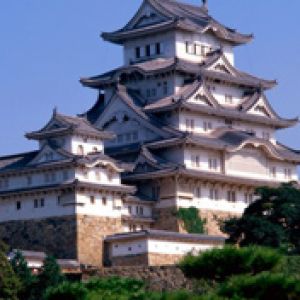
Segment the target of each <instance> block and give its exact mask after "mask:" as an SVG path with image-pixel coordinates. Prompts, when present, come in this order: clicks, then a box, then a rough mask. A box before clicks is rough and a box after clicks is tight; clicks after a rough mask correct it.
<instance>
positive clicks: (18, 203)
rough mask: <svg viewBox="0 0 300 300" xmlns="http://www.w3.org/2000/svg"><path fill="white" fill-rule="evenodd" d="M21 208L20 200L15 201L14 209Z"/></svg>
mask: <svg viewBox="0 0 300 300" xmlns="http://www.w3.org/2000/svg"><path fill="white" fill-rule="evenodd" d="M21 208H22V204H21V202H20V201H17V202H16V209H17V210H20V209H21Z"/></svg>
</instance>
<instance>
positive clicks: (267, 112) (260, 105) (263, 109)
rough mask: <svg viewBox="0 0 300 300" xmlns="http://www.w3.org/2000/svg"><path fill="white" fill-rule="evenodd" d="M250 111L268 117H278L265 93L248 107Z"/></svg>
mask: <svg viewBox="0 0 300 300" xmlns="http://www.w3.org/2000/svg"><path fill="white" fill-rule="evenodd" d="M248 113H250V114H255V115H260V116H264V117H268V118H278V116H277V114H276V113H275V112H274V110H273V109H272V107H271V105H270V104H269V102H268V100H267V98H266V96H265V95H261V97H260V98H259V99H258V100H257V101H256V102H255V103H253V105H252V106H251V107H250V108H249V109H248Z"/></svg>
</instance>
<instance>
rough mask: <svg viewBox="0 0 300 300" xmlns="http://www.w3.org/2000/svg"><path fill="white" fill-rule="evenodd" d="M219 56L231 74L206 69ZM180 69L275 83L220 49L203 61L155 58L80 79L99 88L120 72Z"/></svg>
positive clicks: (235, 79) (253, 84)
mask: <svg viewBox="0 0 300 300" xmlns="http://www.w3.org/2000/svg"><path fill="white" fill-rule="evenodd" d="M220 58H223V60H224V61H225V62H226V64H227V66H228V68H230V69H231V70H232V72H233V75H232V74H228V73H223V72H217V71H212V70H208V68H209V67H210V66H211V65H212V64H213V63H215V62H216V61H217V60H219V59H220ZM170 71H180V72H185V73H186V74H191V75H194V77H195V79H196V78H198V77H199V76H200V77H202V78H203V79H205V78H209V79H213V80H222V81H225V82H231V83H233V84H237V85H245V86H248V87H254V88H263V89H269V88H272V87H274V86H275V85H276V84H277V83H276V81H274V80H266V79H261V78H258V77H255V76H253V75H250V74H248V73H245V72H242V71H240V70H238V69H236V68H235V67H233V66H232V65H230V63H229V62H228V60H227V59H226V57H225V55H224V54H223V52H222V51H221V50H216V51H214V52H212V53H211V54H210V55H209V56H208V58H207V60H206V61H205V62H204V63H193V62H190V61H186V60H183V59H179V58H176V57H175V58H157V59H152V60H148V61H145V62H140V63H136V64H133V65H130V66H124V67H120V68H117V69H115V70H113V71H112V72H110V73H105V74H102V75H98V76H94V77H89V78H82V79H81V80H80V81H81V83H82V84H83V85H84V86H88V87H92V88H100V87H103V86H105V85H107V84H116V83H117V82H119V79H120V77H121V75H122V74H130V73H133V72H138V73H140V74H142V75H143V76H150V75H156V74H159V73H163V72H170Z"/></svg>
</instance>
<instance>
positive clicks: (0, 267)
mask: <svg viewBox="0 0 300 300" xmlns="http://www.w3.org/2000/svg"><path fill="white" fill-rule="evenodd" d="M2 249H4V248H2ZM20 287H21V285H20V281H19V279H18V277H17V276H16V274H15V273H14V271H13V269H12V267H11V265H10V263H9V261H8V260H7V257H6V254H5V253H4V252H2V251H0V299H4V300H15V299H18V298H17V295H18V291H19V290H20Z"/></svg>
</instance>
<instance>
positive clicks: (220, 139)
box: [147, 127, 300, 162]
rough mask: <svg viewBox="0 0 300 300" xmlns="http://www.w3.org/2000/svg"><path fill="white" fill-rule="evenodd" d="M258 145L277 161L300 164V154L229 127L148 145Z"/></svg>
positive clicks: (228, 147) (222, 147)
mask: <svg viewBox="0 0 300 300" xmlns="http://www.w3.org/2000/svg"><path fill="white" fill-rule="evenodd" d="M244 143H249V144H258V145H261V146H264V147H265V148H266V149H268V153H269V155H270V156H272V157H273V158H275V159H278V160H287V161H292V162H300V152H299V151H297V150H292V149H290V148H287V147H285V146H283V145H282V144H273V143H272V142H270V141H267V140H264V139H261V138H257V137H255V136H253V135H252V134H249V133H246V132H243V131H238V130H234V129H229V128H227V127H224V128H219V129H216V130H215V131H214V132H213V133H212V134H211V135H209V136H206V135H192V134H187V135H186V137H185V138H173V139H169V140H164V141H158V142H154V143H151V144H148V145H147V147H148V148H149V149H150V150H151V149H159V148H167V147H173V146H177V145H179V144H193V145H199V146H202V147H205V148H209V149H217V150H225V151H228V150H229V151H231V152H234V151H237V150H238V148H239V147H240V146H241V145H242V144H244Z"/></svg>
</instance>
